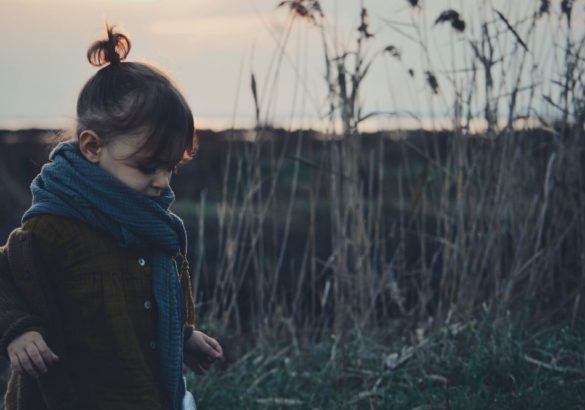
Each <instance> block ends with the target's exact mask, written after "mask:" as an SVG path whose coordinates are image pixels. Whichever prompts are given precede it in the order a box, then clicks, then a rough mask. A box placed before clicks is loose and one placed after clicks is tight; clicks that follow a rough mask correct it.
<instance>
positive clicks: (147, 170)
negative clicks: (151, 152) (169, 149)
mask: <svg viewBox="0 0 585 410" xmlns="http://www.w3.org/2000/svg"><path fill="white" fill-rule="evenodd" d="M159 168H161V167H158V166H156V165H138V170H139V171H140V172H142V173H143V174H145V175H152V174H154V173H156V171H157V169H159ZM167 171H168V172H170V173H171V174H174V175H176V174H177V173H178V167H177V165H174V166H172V167H168V168H167Z"/></svg>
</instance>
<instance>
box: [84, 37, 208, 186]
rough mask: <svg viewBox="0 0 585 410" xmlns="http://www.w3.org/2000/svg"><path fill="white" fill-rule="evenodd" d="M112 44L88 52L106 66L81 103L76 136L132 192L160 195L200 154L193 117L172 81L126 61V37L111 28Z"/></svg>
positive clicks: (91, 58)
mask: <svg viewBox="0 0 585 410" xmlns="http://www.w3.org/2000/svg"><path fill="white" fill-rule="evenodd" d="M106 29H107V34H108V37H107V39H103V40H99V41H96V42H95V43H94V44H92V45H91V46H90V48H89V49H88V51H87V58H88V60H89V62H90V63H91V64H92V65H94V66H97V67H100V66H104V67H102V68H101V69H100V70H99V71H98V72H97V73H96V74H95V75H94V76H93V77H91V78H90V79H89V80H88V81H87V83H86V84H85V85H84V86H83V89H82V90H81V93H80V94H79V98H78V100H77V126H76V135H77V138H78V141H79V147H80V151H81V153H82V154H83V155H84V157H85V158H86V159H88V160H89V161H90V162H93V163H94V164H96V165H98V166H100V167H102V168H104V169H105V170H106V171H108V172H110V173H111V174H112V175H114V176H115V177H117V178H118V179H119V180H121V181H122V182H124V183H125V184H126V185H128V186H130V187H131V188H133V189H135V190H137V191H139V192H143V193H144V194H146V195H149V196H158V195H160V193H161V192H162V190H163V189H165V188H166V186H168V183H169V181H170V175H171V173H172V170H173V169H174V167H175V166H176V165H177V164H178V163H179V162H181V161H187V160H189V159H191V158H192V157H193V155H194V154H195V151H196V150H197V137H196V134H195V129H194V123H193V114H192V113H191V109H190V108H189V106H188V105H187V102H186V101H185V98H184V97H183V95H182V94H181V92H180V91H179V90H178V88H177V86H176V85H175V84H174V83H173V81H172V80H171V79H170V78H169V77H168V76H167V75H166V74H165V73H164V72H162V71H161V70H160V69H158V68H156V67H154V66H153V65H151V64H146V63H136V62H124V61H122V60H124V59H125V58H126V56H127V55H128V52H129V51H130V48H131V43H130V39H129V38H128V36H127V35H125V34H123V33H120V32H117V31H115V27H109V26H106Z"/></svg>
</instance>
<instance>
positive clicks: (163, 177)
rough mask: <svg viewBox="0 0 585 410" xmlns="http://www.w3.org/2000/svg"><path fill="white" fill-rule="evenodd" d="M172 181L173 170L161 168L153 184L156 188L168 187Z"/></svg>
mask: <svg viewBox="0 0 585 410" xmlns="http://www.w3.org/2000/svg"><path fill="white" fill-rule="evenodd" d="M170 182H171V172H169V171H167V170H159V171H158V172H157V173H156V175H155V177H154V180H153V182H152V186H153V187H154V188H156V189H161V190H163V189H166V188H167V187H168V186H169V184H170Z"/></svg>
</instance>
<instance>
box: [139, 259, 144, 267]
mask: <svg viewBox="0 0 585 410" xmlns="http://www.w3.org/2000/svg"><path fill="white" fill-rule="evenodd" d="M138 264H139V265H140V266H144V265H146V261H145V260H144V259H143V258H140V259H138Z"/></svg>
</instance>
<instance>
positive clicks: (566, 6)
mask: <svg viewBox="0 0 585 410" xmlns="http://www.w3.org/2000/svg"><path fill="white" fill-rule="evenodd" d="M574 2H575V0H563V1H561V13H563V14H564V15H565V16H567V24H568V25H569V27H571V13H572V12H573V3H574Z"/></svg>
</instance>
